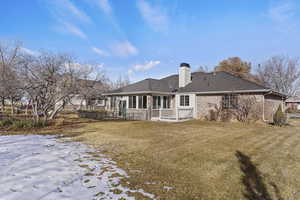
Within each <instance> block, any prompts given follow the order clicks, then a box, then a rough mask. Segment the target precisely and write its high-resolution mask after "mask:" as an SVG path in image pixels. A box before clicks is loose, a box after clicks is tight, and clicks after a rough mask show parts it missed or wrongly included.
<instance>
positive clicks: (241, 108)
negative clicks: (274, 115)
mask: <svg viewBox="0 0 300 200" xmlns="http://www.w3.org/2000/svg"><path fill="white" fill-rule="evenodd" d="M261 112H262V111H261V110H260V108H259V104H257V99H256V97H255V96H242V95H241V96H239V98H238V105H237V107H236V109H235V110H233V112H232V113H233V115H234V116H235V117H236V119H237V120H238V121H240V122H248V121H249V120H250V119H254V120H258V119H259V118H260V116H261Z"/></svg>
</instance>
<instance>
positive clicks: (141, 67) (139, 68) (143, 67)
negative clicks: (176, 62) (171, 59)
mask: <svg viewBox="0 0 300 200" xmlns="http://www.w3.org/2000/svg"><path fill="white" fill-rule="evenodd" d="M158 64H160V61H149V62H146V63H145V64H143V65H139V64H138V65H135V66H134V67H133V68H134V70H136V71H146V70H149V69H152V68H153V67H155V66H156V65H158Z"/></svg>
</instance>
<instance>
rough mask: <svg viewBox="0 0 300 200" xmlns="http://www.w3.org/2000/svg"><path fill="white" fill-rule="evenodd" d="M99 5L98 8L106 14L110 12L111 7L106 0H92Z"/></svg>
mask: <svg viewBox="0 0 300 200" xmlns="http://www.w3.org/2000/svg"><path fill="white" fill-rule="evenodd" d="M93 1H95V3H96V4H97V5H98V6H99V7H100V9H101V10H102V11H103V12H104V13H105V14H107V15H111V14H112V8H111V6H110V3H109V1H108V0H93Z"/></svg>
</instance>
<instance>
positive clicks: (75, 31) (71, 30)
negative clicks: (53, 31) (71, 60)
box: [63, 22, 87, 40]
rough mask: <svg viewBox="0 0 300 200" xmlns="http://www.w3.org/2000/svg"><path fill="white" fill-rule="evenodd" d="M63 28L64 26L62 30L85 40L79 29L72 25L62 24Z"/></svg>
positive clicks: (85, 37) (84, 35)
mask: <svg viewBox="0 0 300 200" xmlns="http://www.w3.org/2000/svg"><path fill="white" fill-rule="evenodd" d="M63 26H64V29H63V30H65V31H67V32H69V33H71V34H73V35H75V36H77V37H80V38H81V39H85V40H86V39H87V36H86V34H85V33H84V32H83V31H82V30H81V29H80V28H78V27H77V26H75V25H74V24H71V23H67V22H64V23H63Z"/></svg>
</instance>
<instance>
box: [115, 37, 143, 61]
mask: <svg viewBox="0 0 300 200" xmlns="http://www.w3.org/2000/svg"><path fill="white" fill-rule="evenodd" d="M111 50H112V51H113V52H114V54H115V55H116V56H120V57H127V56H133V55H137V54H138V53H139V51H138V49H137V48H136V47H135V46H134V45H133V44H131V43H130V42H129V41H124V42H117V43H115V44H113V45H112V46H111Z"/></svg>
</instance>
